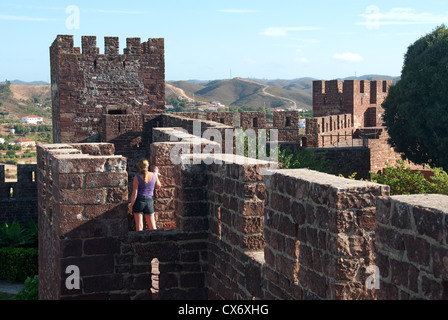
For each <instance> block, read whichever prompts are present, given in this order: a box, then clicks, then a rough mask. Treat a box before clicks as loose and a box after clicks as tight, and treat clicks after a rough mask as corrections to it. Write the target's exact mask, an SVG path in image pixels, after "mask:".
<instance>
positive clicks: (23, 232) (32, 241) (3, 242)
mask: <svg viewBox="0 0 448 320" xmlns="http://www.w3.org/2000/svg"><path fill="white" fill-rule="evenodd" d="M37 233H38V227H37V224H36V222H34V221H32V220H30V221H29V222H28V223H27V224H26V225H25V226H24V227H22V226H21V225H20V224H19V223H18V222H17V221H14V222H12V223H7V222H5V223H4V224H3V225H2V226H0V247H9V248H15V247H36V246H37V238H38V236H37Z"/></svg>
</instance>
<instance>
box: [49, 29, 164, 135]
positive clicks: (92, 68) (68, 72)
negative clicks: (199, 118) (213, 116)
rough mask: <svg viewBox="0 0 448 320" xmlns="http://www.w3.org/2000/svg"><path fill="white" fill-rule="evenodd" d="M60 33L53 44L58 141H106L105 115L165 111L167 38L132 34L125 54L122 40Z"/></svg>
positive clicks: (52, 82) (54, 120)
mask: <svg viewBox="0 0 448 320" xmlns="http://www.w3.org/2000/svg"><path fill="white" fill-rule="evenodd" d="M104 48H105V50H104V51H105V52H104V54H100V52H99V48H97V46H96V37H94V36H83V37H82V48H81V49H82V51H81V49H80V48H77V47H74V44H73V36H71V35H58V36H57V38H56V40H55V41H54V42H53V44H52V46H51V47H50V61H51V89H52V100H53V136H54V142H55V143H69V142H100V141H101V140H102V138H101V133H102V131H103V124H102V123H101V122H102V118H103V117H104V115H129V116H131V115H135V116H136V117H139V118H140V119H141V116H142V115H144V114H160V113H164V112H165V57H164V52H165V49H164V39H149V40H148V41H147V42H144V43H142V42H141V40H140V38H128V39H127V43H126V48H125V49H124V54H119V39H118V38H116V37H106V38H105V39H104Z"/></svg>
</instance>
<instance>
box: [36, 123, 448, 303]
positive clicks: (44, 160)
mask: <svg viewBox="0 0 448 320" xmlns="http://www.w3.org/2000/svg"><path fill="white" fill-rule="evenodd" d="M164 117H165V116H164ZM167 120H168V119H165V120H164V121H167ZM173 121H184V120H179V117H173ZM173 135H175V136H177V137H178V138H181V137H182V135H186V133H185V132H181V131H176V130H175V129H173V128H159V129H154V133H153V136H154V137H155V139H157V140H158V142H155V143H153V144H152V146H151V153H152V154H154V157H155V158H154V160H155V161H160V163H158V165H160V166H162V167H163V166H169V167H167V168H166V171H165V173H166V174H167V178H166V179H167V180H165V185H166V188H165V189H161V190H160V192H161V193H162V194H165V193H166V195H162V194H161V195H157V196H156V202H157V201H159V199H157V198H158V197H160V200H162V201H161V202H160V203H159V207H158V208H157V209H156V211H157V214H161V215H162V214H163V213H164V210H166V211H168V212H169V211H171V212H172V213H173V215H172V216H170V217H168V218H167V219H168V220H169V219H171V220H174V221H173V224H172V225H171V226H168V228H172V229H169V230H157V231H145V232H141V233H136V232H133V231H130V230H129V229H128V225H127V218H126V214H127V208H128V194H127V193H126V192H125V191H126V190H127V188H128V185H127V181H128V178H127V173H126V159H125V158H123V157H121V156H114V155H113V154H114V146H113V144H65V145H64V144H63V145H46V146H40V147H39V148H38V156H39V165H38V168H39V170H38V182H39V184H38V186H39V187H38V189H39V228H40V232H39V236H40V239H39V243H40V246H41V247H40V252H41V254H40V264H39V265H40V270H39V278H40V288H41V289H40V290H41V293H40V294H41V298H42V299H226V300H228V299H238V300H251V299H254V298H255V299H297V300H302V299H377V298H378V294H379V291H378V290H370V289H368V288H367V286H366V281H367V280H368V276H369V274H368V273H367V270H368V269H367V267H369V266H372V265H373V266H375V265H378V266H379V267H380V270H385V268H386V269H387V268H390V270H392V271H393V272H398V274H397V275H394V276H391V274H393V273H392V271H381V276H382V277H383V276H384V277H385V278H384V281H385V282H384V286H388V287H390V286H393V285H395V286H397V283H396V281H397V280H395V279H398V277H400V276H401V272H402V270H401V269H397V268H398V267H397V265H396V264H394V262H390V264H386V265H384V261H386V262H387V263H389V261H392V260H393V259H396V257H397V256H398V257H401V256H402V254H400V253H399V252H396V251H390V250H389V249H388V248H390V247H392V248H393V249H394V250H395V249H400V248H403V247H402V246H401V247H397V248H395V245H396V243H395V242H394V241H395V240H394V239H397V237H398V236H397V235H396V236H394V237H392V238H391V237H390V236H389V234H390V232H392V231H393V232H394V234H395V232H396V231H398V232H399V233H398V235H399V236H400V237H403V238H404V239H406V240H409V239H410V240H409V241H411V240H412V241H413V242H411V243H413V244H415V245H417V244H419V243H420V242H416V240H415V241H414V239H420V238H422V240H427V239H428V237H429V238H431V237H436V240H429V243H430V248H432V246H434V248H436V246H435V242H437V241H439V243H440V246H439V247H437V249H434V251H433V252H434V255H433V258H431V259H433V260H432V261H434V262H431V263H433V264H432V265H434V266H436V268H437V269H435V270H433V271H434V274H435V276H429V275H428V276H426V275H427V274H429V273H430V271H431V266H432V265H431V264H430V266H429V267H428V265H427V263H426V262H425V261H427V259H426V258H425V257H426V253H425V252H426V251H424V252H423V253H424V254H425V256H423V258H425V259H426V260H422V261H418V263H419V264H421V265H422V266H423V267H425V268H424V269H422V270H424V271H425V272H426V273H425V276H423V273H422V276H420V277H418V278H417V280H416V281H418V283H419V285H418V287H419V288H420V287H422V288H426V284H425V285H423V284H422V283H423V282H425V281H426V283H427V284H428V285H429V286H430V287H431V288H432V289H431V290H433V291H431V292H432V293H431V295H432V296H433V297H440V295H441V294H442V293H440V288H444V282H443V281H445V280H443V281H442V280H437V279H438V278H437V277H439V275H440V274H445V273H446V272H445V271H446V266H445V264H443V263H442V264H441V263H439V261H444V259H445V260H446V258H447V257H448V252H447V250H448V249H447V248H448V247H447V245H446V241H445V238H446V237H445V233H446V229H447V228H446V223H445V222H444V219H445V218H444V216H443V215H440V214H439V213H437V212H436V216H433V215H432V210H429V211H428V214H430V215H427V216H423V215H420V216H418V217H420V218H418V219H419V220H418V221H422V223H420V222H419V224H417V223H416V222H413V224H411V225H416V228H414V227H412V228H410V229H409V228H408V229H404V227H400V228H401V229H400V228H398V225H396V224H397V223H402V221H403V220H400V222H396V221H398V220H396V219H395V220H394V219H390V221H392V222H391V223H386V222H384V221H385V220H384V217H383V218H382V217H378V216H377V210H379V212H383V211H384V207H386V208H390V206H389V207H388V206H387V205H384V204H383V203H384V201H386V200H384V199H389V197H388V195H389V194H388V192H389V188H388V187H387V186H381V185H377V184H374V183H368V182H361V181H354V180H349V179H343V178H339V177H336V176H331V175H326V174H322V173H317V172H313V171H309V170H306V169H301V170H280V171H275V172H274V174H273V175H265V174H264V171H263V169H265V168H267V165H268V163H266V162H263V161H259V160H254V159H252V160H249V159H248V158H243V157H238V156H233V155H205V154H202V155H198V154H188V152H186V153H185V154H184V155H183V156H182V157H181V158H182V160H183V161H182V162H180V163H179V164H173V163H170V162H168V161H170V160H169V156H168V154H170V153H171V150H172V149H173V148H174V147H175V146H176V145H177V146H179V145H182V144H184V145H189V143H186V142H187V141H188V140H185V139H178V140H180V141H178V142H176V141H171V142H167V141H166V140H167V139H168V138H169V139H170V140H171V137H172V136H173ZM184 138H185V137H184ZM190 138H191V139H196V138H194V137H190ZM164 140H165V141H164ZM182 140H183V141H184V142H183V143H182ZM202 142H203V143H201V149H202V148H203V147H206V145H207V143H206V141H202ZM208 143H211V142H210V141H209V142H208ZM189 147H191V146H189ZM186 150H188V149H186ZM189 150H190V151H191V149H189ZM202 150H203V149H202ZM153 151H154V152H153ZM219 160H221V162H219ZM164 161H165V162H164ZM169 172H172V174H171V175H170V174H169ZM170 181H171V182H170ZM164 197H165V198H164ZM166 199H171V200H173V202H172V203H173V204H172V207H171V205H167V203H165V202H164V200H166ZM378 199H380V200H378ZM403 199H412V198H406V197H404V198H403ZM444 199H446V197H445V198H444ZM378 201H379V202H378ZM390 201H395V198H392V200H390ZM403 201H404V200H403ZM406 201H408V200H406ZM437 201H439V200H438V199H437ZM427 203H428V202H425V201H421V199H417V200H415V201H414V200H413V201H412V202H410V203H409V206H408V207H409V208H410V209H409V210H411V211H410V212H413V213H412V214H413V217H414V218H413V219H416V217H417V212H421V211H418V210H420V209H418V208H422V207H423V208H424V207H426V206H427ZM429 203H430V204H431V202H429ZM164 205H166V207H165V209H164V208H163V206H164ZM441 205H442V207H443V203H442V204H441ZM416 208H417V209H416ZM389 210H390V209H389ZM386 211H387V209H386ZM387 212H388V211H387ZM391 212H393V214H396V213H395V211H391ZM400 212H401V211H400ZM425 212H426V211H425ZM437 217H440V218H437ZM436 218H437V219H436ZM440 219H442V220H440ZM387 221H389V220H387ZM404 221H405V220H404ZM415 221H417V220H415ZM377 225H379V226H380V228H379V229H377ZM423 225H425V226H426V225H427V227H423ZM420 226H422V227H420ZM435 226H438V227H437V228H438V229H437V228H436V227H435ZM434 228H436V229H434ZM389 229H392V231H389ZM434 230H440V232H439V231H437V232H435V233H434ZM431 232H432V233H431ZM385 233H386V234H387V236H386V237H385V236H384V234H385ZM377 234H379V238H378V239H376V238H375V237H376V235H377ZM418 234H423V235H421V236H419V235H418ZM398 239H399V238H398ZM376 245H378V246H379V247H381V248H382V249H381V250H380V253H381V255H380V259H377V258H376V254H377V251H376ZM425 248H427V246H426V247H425V246H424V247H423V249H425ZM431 250H432V249H431ZM407 256H408V257H410V258H409V259H410V260H412V261H414V260H415V259H418V255H417V256H415V255H414V256H411V255H410V253H407ZM430 261H431V260H430ZM405 262H407V260H405ZM69 265H76V266H79V267H80V271H81V288H80V289H78V290H68V289H67V288H66V287H65V281H66V279H67V277H68V275H67V274H66V272H65V270H66V269H65V268H66V267H67V266H69ZM93 266H95V268H93ZM389 266H390V267H389ZM414 266H416V265H414ZM387 270H388V269H387ZM409 270H410V269H409ZM413 270H415V269H413ZM383 272H384V273H383ZM436 278H437V279H436ZM154 279H157V280H154ZM381 279H382V278H381ZM435 279H436V280H435ZM443 279H444V278H443ZM389 282H390V285H389V284H388V283H389ZM397 288H398V290H401V291H400V292H407V293H409V292H410V289H405V286H404V285H401V284H400V286H399V287H395V289H390V290H388V291H387V292H389V293H388V294H393V293H394V292H397ZM428 288H429V287H428ZM425 290H429V289H425ZM384 294H385V293H384ZM437 294H438V295H437ZM391 297H392V298H394V297H397V296H393V295H392V296H391ZM405 297H406V295H405V294H404V293H400V294H399V295H398V297H397V298H400V299H402V298H405Z"/></svg>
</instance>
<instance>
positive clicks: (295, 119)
mask: <svg viewBox="0 0 448 320" xmlns="http://www.w3.org/2000/svg"><path fill="white" fill-rule="evenodd" d="M299 120H300V116H299V112H298V111H274V112H273V128H274V129H278V130H279V131H278V141H281V142H297V141H298V138H299Z"/></svg>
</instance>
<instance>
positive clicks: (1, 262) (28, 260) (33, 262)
mask: <svg viewBox="0 0 448 320" xmlns="http://www.w3.org/2000/svg"><path fill="white" fill-rule="evenodd" d="M37 273H38V249H37V248H0V279H6V280H11V281H25V279H26V278H27V277H32V276H34V275H36V274H37Z"/></svg>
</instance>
